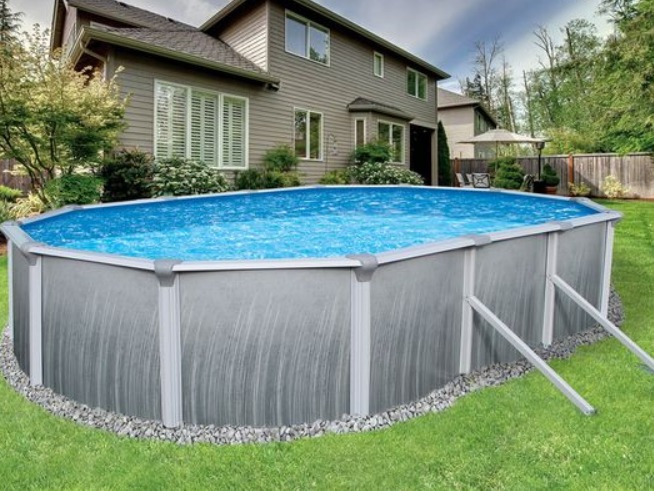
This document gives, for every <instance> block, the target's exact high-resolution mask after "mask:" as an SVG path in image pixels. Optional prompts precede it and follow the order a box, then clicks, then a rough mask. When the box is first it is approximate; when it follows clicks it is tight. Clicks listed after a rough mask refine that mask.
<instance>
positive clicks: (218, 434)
mask: <svg viewBox="0 0 654 491" xmlns="http://www.w3.org/2000/svg"><path fill="white" fill-rule="evenodd" d="M608 317H609V319H610V320H611V321H612V322H613V323H614V324H616V325H617V326H620V325H621V324H622V322H623V319H624V314H623V309H622V302H621V301H620V297H619V296H618V295H617V293H616V292H615V291H611V298H610V301H609V315H608ZM606 337H609V334H608V333H607V332H606V331H605V330H604V329H603V328H601V327H599V326H598V327H595V328H592V329H590V330H588V331H584V332H581V333H578V334H575V335H573V336H570V337H568V338H566V339H564V340H562V341H556V342H555V343H553V344H552V346H550V347H549V348H547V349H544V348H539V349H536V350H535V351H536V352H537V353H538V354H539V355H540V356H541V357H542V358H543V359H545V360H550V359H553V358H568V357H569V356H570V355H572V354H573V353H574V352H575V350H576V348H577V347H578V346H583V345H590V344H593V343H595V342H597V341H599V340H601V339H604V338H606ZM532 369H533V366H532V365H531V363H529V362H528V361H527V360H525V359H521V360H518V361H517V362H515V363H499V364H495V365H491V366H488V367H485V368H482V369H480V370H476V371H474V372H472V373H470V374H468V375H460V376H458V377H456V378H455V379H454V380H452V381H451V382H449V383H447V384H446V385H445V386H443V387H442V388H440V389H438V390H436V391H434V392H432V393H430V394H429V395H427V396H426V397H424V398H422V399H420V400H418V401H415V402H411V403H409V404H404V405H402V406H398V407H395V408H392V409H389V410H388V411H384V412H382V413H380V414H375V415H372V416H366V417H360V416H350V415H347V414H346V415H343V417H342V418H341V419H339V420H335V421H322V420H318V421H316V422H314V423H306V424H300V425H294V426H280V427H276V428H253V427H247V426H246V427H236V426H221V427H217V426H214V425H209V426H202V425H191V424H188V425H184V426H183V427H181V428H177V429H170V428H165V427H164V426H163V424H162V423H160V422H157V421H150V420H145V419H141V418H136V417H131V416H124V415H122V414H116V413H112V412H110V411H106V410H104V409H99V408H91V407H89V406H86V405H84V404H80V403H78V402H75V401H73V400H71V399H68V398H67V397H64V396H62V395H59V394H56V393H55V392H53V391H52V390H51V389H48V388H46V387H43V386H37V387H31V386H30V385H29V378H28V377H27V375H25V373H23V371H22V370H21V369H20V367H19V366H18V362H17V360H16V358H15V356H14V353H13V349H12V343H11V340H10V338H9V333H8V332H5V334H4V336H3V339H2V343H1V344H0V371H1V372H2V374H3V375H4V377H5V379H6V380H7V382H8V383H9V385H10V386H11V387H13V388H14V390H16V392H18V393H20V394H21V395H23V396H24V397H25V398H26V399H28V400H29V401H31V402H34V403H36V404H38V405H39V406H41V407H43V408H44V409H46V410H47V411H48V412H50V413H52V414H54V415H56V416H61V417H64V418H67V419H70V420H72V421H75V422H76V423H79V424H82V425H85V426H90V427H92V428H98V429H102V430H107V431H111V432H113V433H116V434H117V435H119V436H126V437H130V438H146V439H154V440H162V441H169V442H174V443H177V444H191V443H200V442H203V443H213V444H221V445H225V444H237V443H262V442H288V441H292V440H296V439H298V438H304V437H318V436H321V435H324V434H326V433H337V434H342V433H356V432H362V431H371V430H377V429H382V428H388V427H390V426H392V425H394V424H395V423H399V422H402V421H407V420H409V419H412V418H415V417H418V416H422V415H424V414H427V413H434V412H439V411H442V410H444V409H446V408H448V407H450V406H452V404H454V402H455V401H456V400H457V399H458V398H459V397H461V396H463V395H465V394H467V393H469V392H473V391H476V390H479V389H481V388H483V387H494V386H497V385H500V384H502V383H504V382H506V381H507V380H511V379H514V378H517V377H521V376H523V375H524V374H526V373H528V372H529V371H531V370H532Z"/></svg>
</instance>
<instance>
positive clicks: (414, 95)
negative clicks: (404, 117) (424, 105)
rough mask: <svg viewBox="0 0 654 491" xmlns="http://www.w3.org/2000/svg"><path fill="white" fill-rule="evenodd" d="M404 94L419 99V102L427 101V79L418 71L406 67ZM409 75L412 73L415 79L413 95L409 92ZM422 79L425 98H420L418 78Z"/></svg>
mask: <svg viewBox="0 0 654 491" xmlns="http://www.w3.org/2000/svg"><path fill="white" fill-rule="evenodd" d="M406 73H407V75H406V92H407V94H408V95H409V96H411V97H415V98H416V99H420V100H421V101H427V100H429V77H428V76H427V75H425V74H424V73H422V72H419V71H418V70H415V69H413V68H410V67H407V69H406ZM409 73H414V74H415V77H416V83H415V87H414V90H415V94H412V93H411V92H410V91H409ZM421 77H422V78H424V80H425V97H420V78H421Z"/></svg>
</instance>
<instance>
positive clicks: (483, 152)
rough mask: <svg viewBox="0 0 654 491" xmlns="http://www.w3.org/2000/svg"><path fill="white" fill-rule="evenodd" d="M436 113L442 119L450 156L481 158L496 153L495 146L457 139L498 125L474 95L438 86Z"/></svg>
mask: <svg viewBox="0 0 654 491" xmlns="http://www.w3.org/2000/svg"><path fill="white" fill-rule="evenodd" d="M438 117H439V119H440V120H441V122H442V123H443V128H445V134H446V135H447V143H448V146H449V147H450V157H451V158H460V159H484V158H490V157H493V156H494V155H495V151H494V147H492V146H489V145H488V144H483V143H458V142H461V141H464V140H469V139H470V138H472V137H474V136H477V135H480V134H482V133H486V132H487V131H489V130H494V129H495V128H497V121H495V118H494V117H493V115H492V114H491V113H490V112H489V111H488V109H486V107H485V106H484V105H483V104H482V103H481V102H479V101H478V100H477V99H472V98H470V97H466V96H463V95H461V94H457V93H455V92H450V91H449V90H445V89H441V88H439V89H438Z"/></svg>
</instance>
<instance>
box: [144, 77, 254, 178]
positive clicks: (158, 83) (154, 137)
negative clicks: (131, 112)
mask: <svg viewBox="0 0 654 491" xmlns="http://www.w3.org/2000/svg"><path fill="white" fill-rule="evenodd" d="M161 85H164V86H165V85H168V86H172V87H179V88H182V89H186V90H187V93H186V131H185V133H186V135H185V142H184V146H185V148H184V153H185V155H184V158H186V159H191V158H192V157H191V124H190V121H191V111H192V108H191V98H192V94H193V91H194V90H195V91H196V92H201V93H204V94H212V95H215V96H217V99H218V107H217V111H218V114H217V115H216V116H217V117H216V123H217V125H218V129H217V131H216V135H215V137H216V162H214V163H208V162H204V163H205V164H207V165H208V166H209V167H211V168H212V169H217V170H221V171H242V170H247V169H249V168H250V99H249V98H248V97H244V96H240V95H235V94H229V93H226V92H219V91H217V90H212V89H207V88H204V87H199V86H195V85H187V84H180V83H177V82H169V81H167V80H162V79H158V78H156V79H154V86H153V97H152V99H153V102H154V103H153V112H154V118H153V128H152V130H153V135H152V154H153V155H154V156H155V158H158V157H157V155H156V151H157V127H158V124H159V118H158V117H157V88H158V87H159V86H161ZM224 97H228V98H232V99H237V100H241V101H243V102H245V138H244V140H245V142H244V145H245V152H244V160H245V165H244V166H243V167H235V166H222V165H221V162H222V157H223V147H222V124H223V111H222V108H223V100H224Z"/></svg>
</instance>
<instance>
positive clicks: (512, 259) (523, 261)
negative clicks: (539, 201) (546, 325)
mask: <svg viewBox="0 0 654 491" xmlns="http://www.w3.org/2000/svg"><path fill="white" fill-rule="evenodd" d="M546 244H547V236H546V235H535V236H530V237H524V238H520V239H511V240H505V241H501V242H495V243H492V244H488V245H486V246H484V247H480V248H478V249H477V261H476V265H477V266H476V272H475V278H476V281H475V295H476V296H477V298H479V300H481V301H482V302H483V303H484V304H485V305H486V306H487V307H488V308H489V309H490V310H491V311H492V312H493V313H494V314H495V315H497V316H498V317H499V318H500V320H502V322H504V323H505V324H506V325H507V326H509V328H511V330H513V332H515V333H516V334H517V335H518V336H520V338H521V339H522V340H523V341H525V342H526V343H527V344H528V345H529V346H532V347H533V346H537V345H538V344H539V343H540V341H541V337H542V321H543V299H544V298H545V260H546ZM518 358H520V354H519V353H518V351H517V350H516V349H515V348H513V346H511V344H510V343H508V342H507V341H506V340H505V339H504V338H503V337H502V336H501V335H500V334H499V333H498V332H497V331H496V330H495V329H494V328H493V327H492V326H491V325H490V324H488V323H487V322H486V321H484V320H483V319H482V318H481V317H480V316H479V315H477V314H475V316H474V328H473V338H472V369H476V368H481V367H483V366H486V365H490V364H493V363H498V362H510V361H514V360H517V359H518Z"/></svg>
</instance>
